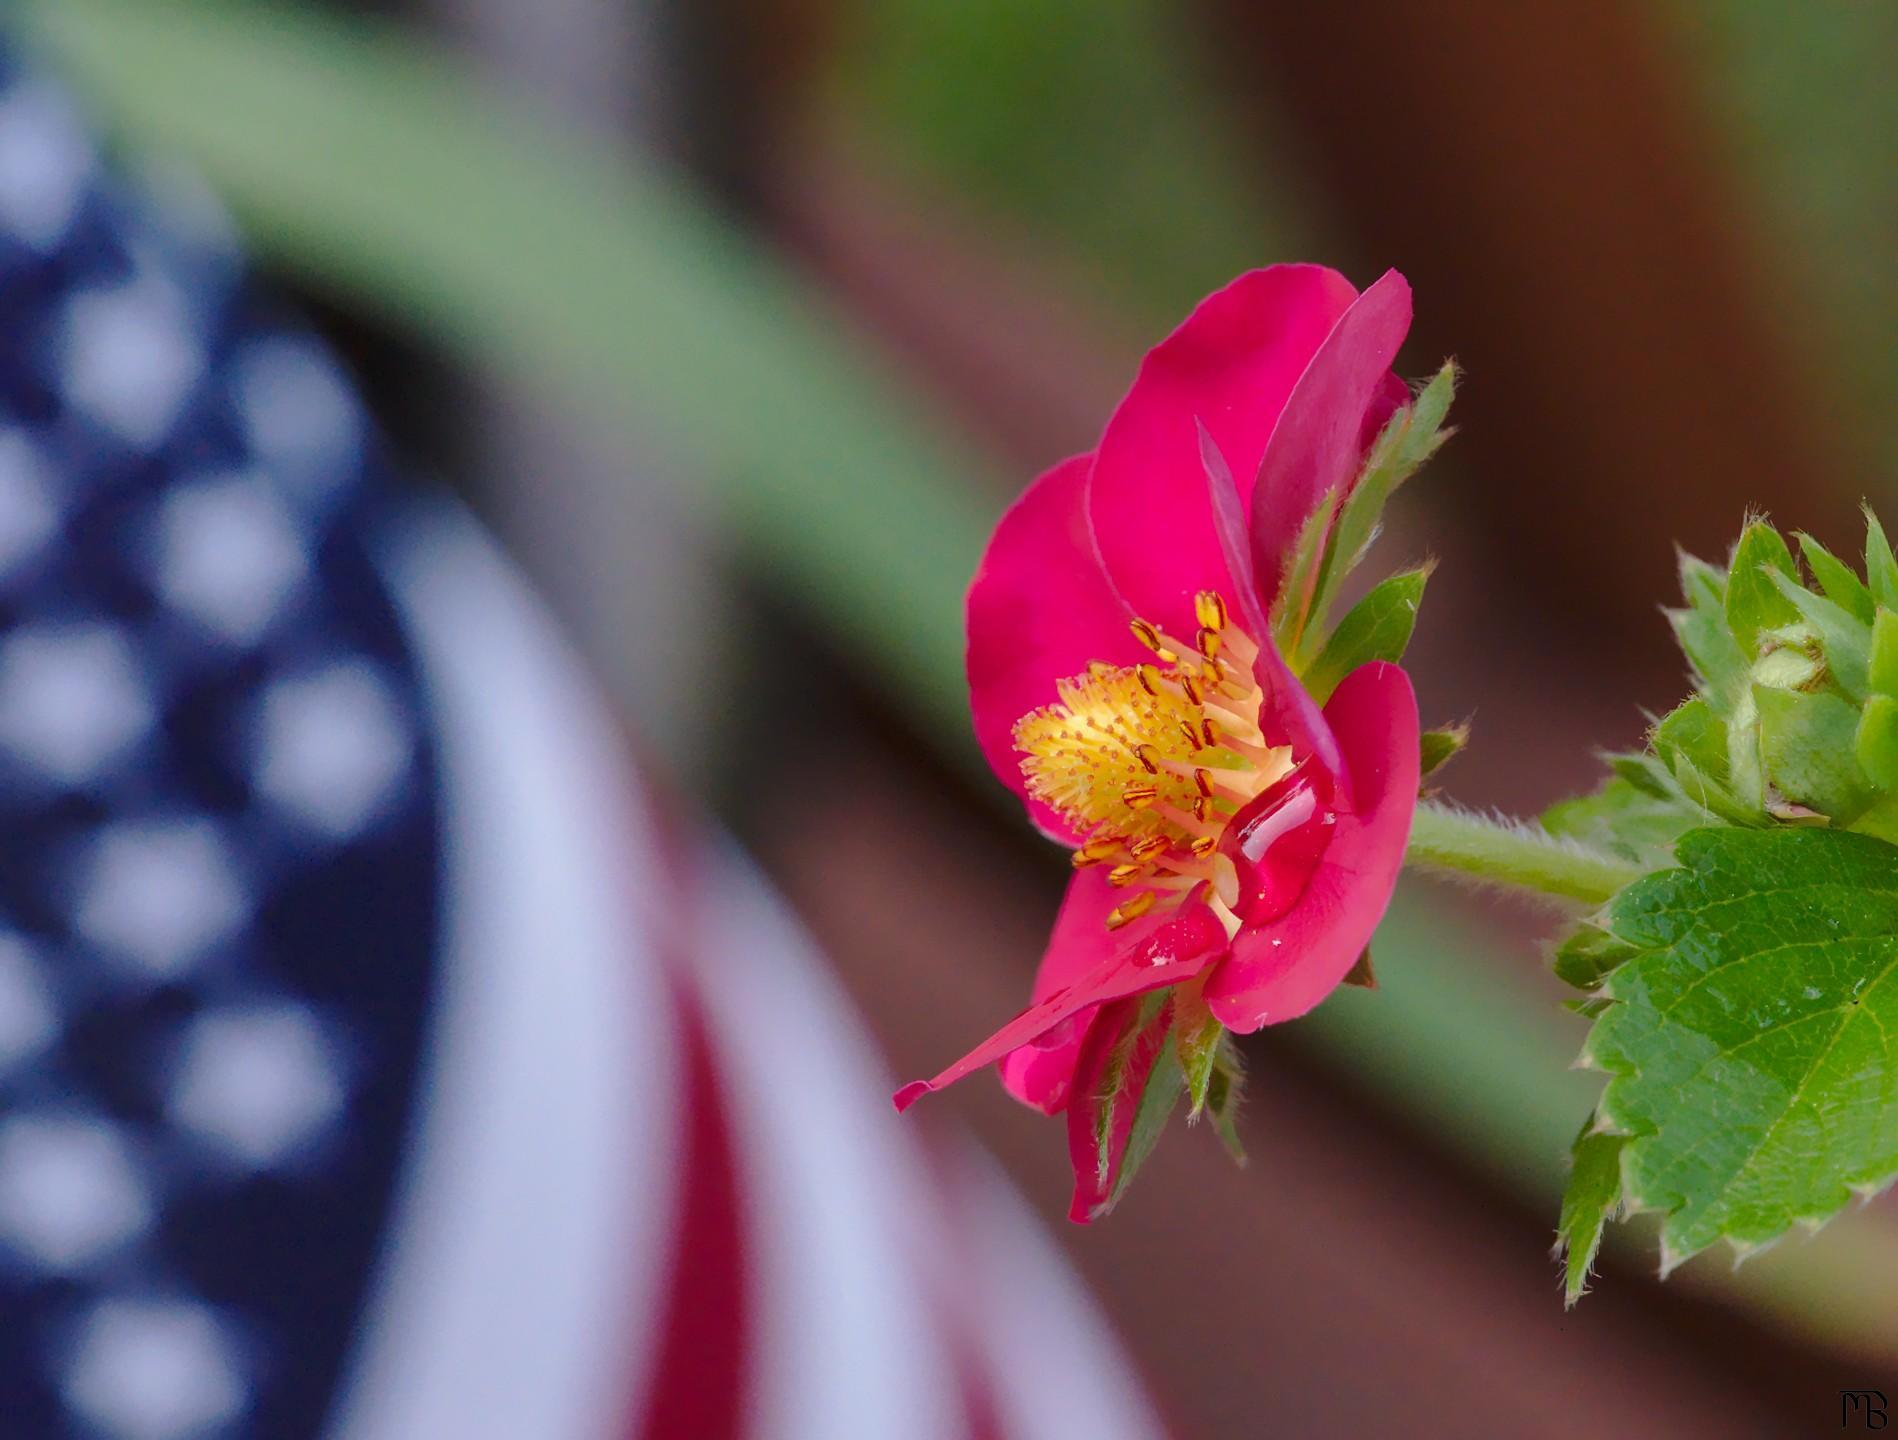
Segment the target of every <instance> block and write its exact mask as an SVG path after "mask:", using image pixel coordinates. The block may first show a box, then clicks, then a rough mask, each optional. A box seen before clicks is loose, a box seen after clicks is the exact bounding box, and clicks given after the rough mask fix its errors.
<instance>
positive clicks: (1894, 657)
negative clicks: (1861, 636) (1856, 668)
mask: <svg viewBox="0 0 1898 1440" xmlns="http://www.w3.org/2000/svg"><path fill="white" fill-rule="evenodd" d="M1865 683H1866V685H1867V686H1868V687H1869V688H1870V689H1871V690H1872V691H1873V693H1875V694H1878V695H1898V613H1894V612H1893V611H1890V610H1886V609H1882V608H1881V609H1880V610H1879V612H1878V616H1877V618H1876V619H1875V620H1874V621H1873V622H1872V653H1871V659H1870V662H1869V663H1868V664H1867V666H1866V667H1865Z"/></svg>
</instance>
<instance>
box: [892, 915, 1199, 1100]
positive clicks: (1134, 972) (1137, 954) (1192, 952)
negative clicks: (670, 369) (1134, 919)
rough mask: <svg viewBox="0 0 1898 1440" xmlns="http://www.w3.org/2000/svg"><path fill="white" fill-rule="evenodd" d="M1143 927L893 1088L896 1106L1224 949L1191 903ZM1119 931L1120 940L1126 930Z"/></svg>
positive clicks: (1192, 969)
mask: <svg viewBox="0 0 1898 1440" xmlns="http://www.w3.org/2000/svg"><path fill="white" fill-rule="evenodd" d="M1144 923H1146V924H1147V925H1149V926H1150V927H1151V928H1148V929H1146V930H1144V931H1139V932H1136V934H1137V938H1135V939H1134V940H1133V941H1132V942H1131V943H1128V942H1127V941H1126V940H1125V939H1123V940H1122V943H1121V946H1120V948H1119V949H1117V950H1116V951H1115V952H1114V953H1113V954H1112V955H1110V956H1108V958H1107V959H1106V960H1104V961H1103V962H1101V963H1100V964H1099V965H1097V966H1095V967H1094V968H1093V969H1092V970H1089V971H1088V972H1087V973H1085V974H1083V975H1081V976H1080V977H1078V978H1077V979H1076V980H1075V981H1074V982H1073V983H1072V984H1070V985H1068V986H1066V987H1065V988H1058V989H1055V990H1053V991H1051V992H1050V993H1049V994H1048V995H1046V996H1045V997H1043V998H1042V999H1040V1000H1037V1001H1036V1002H1035V1003H1034V1004H1032V1005H1030V1006H1029V1007H1028V1008H1027V1009H1026V1010H1024V1011H1022V1012H1021V1014H1019V1015H1017V1016H1016V1017H1015V1018H1014V1019H1013V1020H1011V1021H1009V1022H1008V1023H1007V1024H1006V1025H1004V1026H1003V1027H1002V1028H1001V1029H1000V1030H997V1031H996V1032H995V1033H994V1034H993V1035H991V1036H989V1038H988V1039H986V1040H984V1041H983V1042H982V1043H981V1044H980V1045H978V1046H976V1047H975V1049H973V1050H971V1051H970V1052H969V1053H968V1054H967V1055H964V1056H963V1057H962V1058H961V1059H960V1060H958V1061H956V1063H955V1064H953V1065H951V1066H950V1067H949V1068H948V1069H947V1070H944V1071H943V1072H942V1073H941V1074H940V1075H937V1076H936V1077H934V1078H933V1079H930V1080H912V1081H911V1082H910V1083H909V1084H907V1085H905V1086H904V1087H903V1088H902V1089H901V1090H898V1091H897V1092H896V1096H895V1100H896V1108H897V1109H898V1110H907V1109H908V1108H909V1107H910V1106H911V1105H913V1104H915V1103H916V1101H917V1100H918V1099H919V1098H920V1097H921V1096H923V1095H924V1094H926V1093H928V1092H929V1091H931V1090H940V1089H942V1088H943V1087H944V1086H945V1085H953V1084H954V1083H955V1082H956V1081H958V1080H960V1079H961V1078H962V1077H963V1076H965V1075H969V1074H973V1073H974V1072H975V1071H977V1070H980V1069H981V1068H982V1067H983V1066H984V1065H992V1064H994V1063H995V1062H996V1061H997V1060H999V1059H1001V1058H1002V1057H1003V1056H1004V1055H1006V1054H1008V1053H1009V1052H1010V1051H1011V1050H1016V1049H1019V1048H1020V1047H1021V1046H1023V1045H1027V1044H1029V1043H1030V1042H1032V1041H1034V1040H1035V1039H1037V1038H1039V1037H1041V1036H1043V1035H1046V1034H1047V1033H1048V1032H1049V1031H1050V1030H1052V1029H1053V1028H1054V1027H1055V1026H1057V1025H1059V1024H1060V1023H1061V1022H1062V1021H1064V1020H1066V1019H1068V1018H1069V1017H1070V1016H1073V1015H1078V1014H1080V1013H1081V1012H1082V1011H1083V1010H1086V1009H1089V1008H1090V1007H1092V1006H1095V1005H1103V1004H1105V1003H1107V1002H1108V1001H1110V1000H1120V999H1124V998H1125V997H1126V996H1129V995H1138V994H1140V993H1141V992H1142V991H1145V990H1154V989H1158V988H1159V987H1160V986H1162V985H1173V984H1177V983H1178V982H1179V981H1181V980H1186V979H1189V978H1190V977H1192V976H1194V975H1197V974H1199V972H1200V971H1201V970H1203V969H1205V968H1206V966H1207V964H1208V963H1209V962H1210V961H1211V960H1212V959H1213V958H1214V957H1215V956H1217V955H1219V954H1220V953H1221V952H1223V951H1224V950H1225V948H1226V930H1225V927H1224V926H1222V925H1221V924H1220V923H1219V920H1218V917H1216V916H1215V915H1214V914H1213V912H1212V911H1211V910H1209V909H1207V908H1206V906H1204V905H1202V904H1199V903H1197V902H1189V903H1188V904H1187V905H1186V906H1184V907H1183V908H1181V909H1179V910H1176V911H1172V912H1169V913H1168V914H1166V915H1163V916H1161V917H1160V918H1159V920H1158V922H1157V923H1155V922H1153V921H1151V920H1149V921H1147V922H1144ZM1121 933H1122V935H1123V936H1124V935H1125V934H1126V933H1127V932H1124V931H1123V932H1121Z"/></svg>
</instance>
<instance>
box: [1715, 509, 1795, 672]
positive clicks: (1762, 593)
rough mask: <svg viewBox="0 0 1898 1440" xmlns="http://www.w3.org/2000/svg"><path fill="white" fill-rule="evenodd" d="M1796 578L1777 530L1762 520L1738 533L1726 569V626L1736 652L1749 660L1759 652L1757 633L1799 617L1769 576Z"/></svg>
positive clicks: (1790, 552)
mask: <svg viewBox="0 0 1898 1440" xmlns="http://www.w3.org/2000/svg"><path fill="white" fill-rule="evenodd" d="M1775 574H1777V575H1780V576H1783V577H1785V578H1787V579H1790V580H1792V581H1793V582H1794V583H1795V584H1796V583H1797V582H1798V579H1799V570H1798V568H1797V567H1796V566H1795V565H1794V564H1793V553H1792V551H1790V550H1788V549H1787V548H1786V542H1785V540H1783V539H1782V538H1781V537H1780V533H1779V531H1777V530H1775V529H1774V528H1773V527H1772V526H1771V525H1768V524H1767V523H1766V522H1765V521H1764V520H1755V521H1753V522H1751V523H1750V524H1749V525H1748V526H1747V527H1746V529H1745V530H1743V531H1742V532H1741V533H1740V543H1739V544H1738V545H1737V546H1736V547H1735V548H1734V551H1733V563H1732V565H1730V566H1729V567H1728V569H1727V589H1726V606H1727V628H1728V629H1729V630H1731V631H1732V632H1733V638H1734V641H1735V643H1737V644H1738V645H1739V647H1740V653H1741V654H1742V655H1743V656H1745V657H1746V659H1747V660H1748V661H1749V662H1751V661H1752V660H1753V659H1754V658H1755V657H1756V656H1758V655H1759V653H1760V632H1761V631H1762V630H1772V629H1776V628H1778V627H1779V626H1781V625H1790V624H1791V623H1792V622H1793V621H1795V620H1797V619H1798V618H1799V610H1798V607H1797V606H1795V605H1794V604H1793V603H1792V602H1791V601H1790V600H1789V599H1787V597H1786V596H1785V595H1784V594H1782V593H1781V591H1780V588H1779V586H1777V585H1775V584H1774V583H1773V580H1772V576H1773V575H1775Z"/></svg>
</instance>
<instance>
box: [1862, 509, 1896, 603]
mask: <svg viewBox="0 0 1898 1440" xmlns="http://www.w3.org/2000/svg"><path fill="white" fill-rule="evenodd" d="M1865 582H1866V584H1867V585H1868V586H1869V587H1870V588H1871V592H1872V598H1873V599H1874V600H1876V601H1877V602H1878V603H1879V604H1880V605H1883V606H1884V607H1885V608H1886V609H1887V610H1898V558H1894V557H1893V555H1892V553H1891V542H1890V541H1889V540H1887V539H1886V538H1885V527H1884V526H1883V525H1880V524H1879V523H1878V517H1877V516H1876V515H1874V514H1872V507H1871V506H1869V505H1867V506H1866V507H1865Z"/></svg>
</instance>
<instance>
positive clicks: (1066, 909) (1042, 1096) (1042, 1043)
mask: <svg viewBox="0 0 1898 1440" xmlns="http://www.w3.org/2000/svg"><path fill="white" fill-rule="evenodd" d="M1123 896H1124V892H1122V891H1118V890H1116V889H1114V887H1113V886H1111V885H1109V884H1108V883H1107V867H1106V866H1104V865H1096V866H1092V867H1091V868H1089V869H1086V870H1077V871H1075V872H1074V878H1073V879H1071V880H1069V881H1068V893H1067V895H1066V896H1065V897H1064V898H1063V899H1062V901H1061V913H1060V914H1059V915H1057V916H1056V917H1055V922H1054V933H1053V934H1051V935H1050V936H1049V937H1048V948H1047V950H1046V951H1045V952H1044V953H1043V954H1042V957H1041V968H1040V969H1039V970H1037V971H1036V972H1035V988H1034V990H1033V991H1032V992H1031V993H1030V995H1029V997H1028V998H1029V999H1030V1000H1031V1001H1036V1000H1045V999H1047V997H1048V996H1050V995H1052V994H1054V992H1055V991H1057V990H1060V989H1063V988H1065V987H1067V986H1070V985H1072V984H1074V983H1075V982H1076V981H1077V980H1079V979H1081V978H1082V977H1083V976H1084V975H1086V974H1087V973H1088V972H1089V971H1091V970H1096V969H1099V968H1100V966H1101V965H1103V964H1104V963H1106V962H1107V961H1108V960H1111V959H1112V958H1113V957H1114V953H1115V952H1116V951H1118V950H1120V949H1123V948H1124V947H1125V946H1126V945H1127V943H1128V941H1129V940H1130V939H1131V940H1138V939H1139V938H1140V937H1141V935H1143V934H1144V931H1139V930H1132V927H1129V929H1128V930H1109V929H1108V928H1107V912H1108V911H1109V910H1111V909H1113V908H1114V906H1115V905H1116V904H1117V903H1118V902H1119V901H1120V900H1121V899H1122V898H1123ZM1139 923H1141V924H1146V925H1151V924H1153V923H1156V922H1153V921H1151V920H1149V921H1143V922H1139ZM1130 931H1131V933H1130ZM1093 1018H1094V1011H1093V1009H1092V1008H1089V1009H1087V1010H1083V1011H1081V1012H1079V1013H1077V1014H1074V1015H1071V1016H1069V1017H1068V1018H1067V1019H1066V1020H1064V1021H1062V1022H1061V1023H1060V1024H1059V1025H1057V1026H1055V1027H1054V1028H1053V1029H1052V1030H1049V1031H1048V1032H1047V1033H1046V1034H1044V1035H1039V1036H1037V1037H1036V1038H1035V1039H1033V1040H1031V1041H1029V1042H1028V1043H1027V1044H1026V1045H1024V1046H1022V1047H1021V1048H1020V1049H1019V1050H1015V1051H1012V1052H1010V1053H1009V1054H1007V1055H1005V1056H1003V1057H1002V1064H1001V1071H1002V1084H1003V1086H1004V1087H1006V1088H1007V1090H1008V1093H1009V1094H1011V1095H1013V1096H1014V1097H1015V1098H1016V1099H1017V1100H1019V1101H1021V1102H1022V1103H1023V1104H1024V1105H1032V1106H1034V1107H1035V1109H1037V1110H1039V1111H1041V1112H1042V1113H1043V1114H1044V1115H1053V1114H1055V1113H1057V1112H1058V1111H1061V1110H1063V1109H1065V1108H1067V1103H1068V1093H1069V1086H1070V1084H1071V1082H1072V1081H1073V1079H1074V1057H1075V1056H1076V1055H1078V1054H1079V1053H1080V1051H1081V1040H1082V1037H1083V1036H1085V1035H1086V1034H1087V1027H1088V1024H1089V1022H1090V1021H1092V1020H1093Z"/></svg>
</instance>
